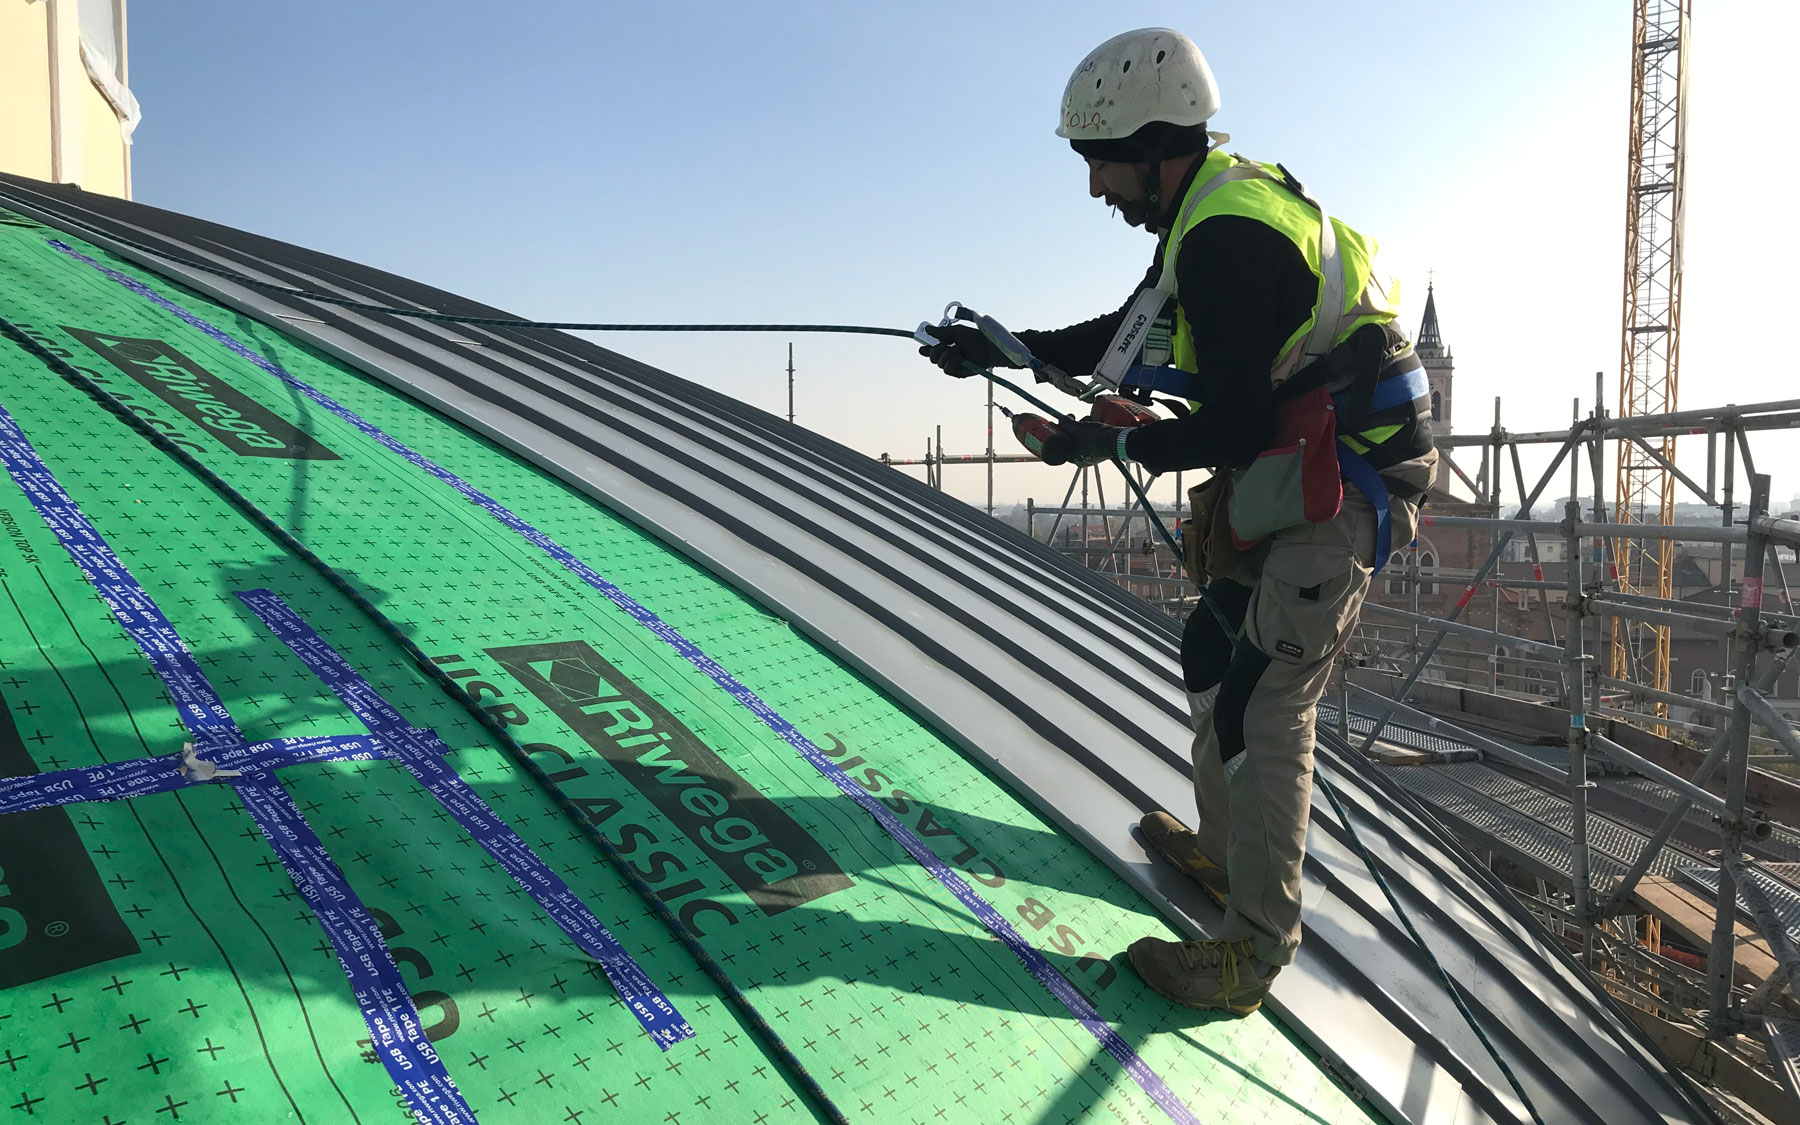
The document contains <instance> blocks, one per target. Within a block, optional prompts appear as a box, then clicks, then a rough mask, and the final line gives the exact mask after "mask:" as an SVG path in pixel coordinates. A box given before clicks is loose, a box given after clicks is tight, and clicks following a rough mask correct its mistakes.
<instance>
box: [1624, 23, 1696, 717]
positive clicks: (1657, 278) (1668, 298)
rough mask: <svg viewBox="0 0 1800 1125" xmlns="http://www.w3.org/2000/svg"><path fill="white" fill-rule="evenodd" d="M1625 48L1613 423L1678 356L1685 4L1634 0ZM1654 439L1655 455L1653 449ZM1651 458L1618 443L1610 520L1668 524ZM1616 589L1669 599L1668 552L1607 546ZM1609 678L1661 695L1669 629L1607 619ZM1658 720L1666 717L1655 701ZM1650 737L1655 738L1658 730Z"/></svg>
mask: <svg viewBox="0 0 1800 1125" xmlns="http://www.w3.org/2000/svg"><path fill="white" fill-rule="evenodd" d="M1635 4H1636V9H1637V13H1636V18H1635V19H1634V21H1633V28H1632V47H1631V144H1630V149H1629V152H1628V155H1627V161H1628V166H1629V167H1628V172H1627V175H1626V183H1625V311H1624V317H1623V323H1622V330H1621V334H1620V335H1621V342H1620V348H1619V414H1620V416H1621V417H1630V416H1632V415H1646V414H1665V413H1669V412H1670V411H1673V410H1674V409H1675V391H1676V386H1677V383H1678V378H1677V376H1678V374H1679V365H1680V356H1681V240H1682V211H1683V207H1684V205H1685V192H1684V189H1683V181H1684V178H1685V177H1684V168H1683V166H1684V164H1685V163H1686V154H1687V92H1686V89H1685V87H1686V85H1687V78H1688V65H1687V64H1688V28H1689V23H1690V21H1691V20H1692V19H1693V2H1692V0H1635ZM1658 441H1660V443H1661V444H1660V449H1659V448H1658V446H1657V445H1656V444H1654V443H1655V442H1658ZM1651 442H1652V444H1651V445H1650V449H1657V450H1658V452H1660V454H1661V460H1659V459H1658V458H1657V457H1656V456H1653V455H1652V454H1651V452H1650V451H1649V450H1647V449H1645V448H1643V447H1640V446H1638V445H1637V444H1635V443H1634V442H1632V441H1630V440H1628V439H1622V440H1621V441H1620V442H1619V444H1618V450H1619V454H1618V457H1619V470H1618V480H1617V487H1616V490H1615V492H1614V504H1615V508H1614V513H1613V518H1614V519H1616V520H1617V521H1618V522H1620V523H1639V524H1646V523H1647V524H1667V523H1669V522H1671V520H1672V519H1673V517H1674V514H1675V492H1674V486H1675V481H1674V477H1673V475H1672V474H1671V473H1670V472H1669V470H1668V468H1667V467H1666V466H1667V463H1672V462H1673V460H1674V456H1675V440H1674V438H1672V437H1663V438H1660V439H1651ZM1613 551H1614V554H1613V558H1614V561H1615V565H1616V566H1617V568H1618V581H1619V588H1620V590H1622V591H1624V592H1626V593H1637V594H1648V595H1650V596H1652V597H1658V598H1665V599H1666V598H1669V597H1670V596H1671V595H1672V594H1673V592H1674V590H1673V586H1672V584H1671V582H1670V577H1671V575H1670V572H1671V569H1672V563H1673V560H1674V545H1673V544H1672V543H1671V542H1670V541H1669V540H1667V539H1659V540H1629V539H1619V540H1615V541H1614V544H1613ZM1612 675H1613V677H1614V678H1615V679H1619V680H1626V681H1629V682H1631V683H1634V684H1640V685H1642V686H1644V687H1652V688H1656V689H1657V690H1659V691H1667V690H1669V629H1668V626H1666V625H1644V624H1635V623H1628V622H1625V621H1620V620H1615V621H1614V623H1613V634H1612ZM1656 714H1657V716H1658V717H1659V718H1663V717H1666V716H1667V715H1668V709H1667V706H1666V705H1665V704H1661V703H1659V704H1657V705H1656ZM1657 732H1658V733H1665V729H1664V728H1663V727H1662V725H1661V724H1658V726H1657Z"/></svg>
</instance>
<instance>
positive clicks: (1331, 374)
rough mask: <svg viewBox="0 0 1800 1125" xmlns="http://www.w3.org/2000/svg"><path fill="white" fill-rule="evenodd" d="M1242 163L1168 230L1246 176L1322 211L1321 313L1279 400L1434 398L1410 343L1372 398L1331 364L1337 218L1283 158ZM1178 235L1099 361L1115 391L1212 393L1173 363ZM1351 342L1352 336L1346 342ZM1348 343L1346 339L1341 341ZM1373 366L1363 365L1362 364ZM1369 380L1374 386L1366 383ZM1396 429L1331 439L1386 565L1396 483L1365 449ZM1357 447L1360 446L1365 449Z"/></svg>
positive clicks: (1368, 407)
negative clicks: (1320, 394) (1319, 393)
mask: <svg viewBox="0 0 1800 1125" xmlns="http://www.w3.org/2000/svg"><path fill="white" fill-rule="evenodd" d="M1232 159H1234V160H1236V161H1237V163H1235V164H1233V165H1231V166H1230V167H1228V168H1226V169H1224V170H1223V171H1221V172H1219V173H1218V174H1217V175H1215V176H1213V177H1212V178H1211V179H1210V180H1208V181H1206V182H1205V183H1204V184H1202V185H1200V186H1199V187H1198V188H1196V189H1194V190H1193V191H1191V192H1189V193H1188V197H1187V199H1186V200H1185V201H1184V202H1183V204H1182V208H1181V213H1180V215H1179V216H1178V217H1177V218H1176V220H1175V223H1174V225H1173V226H1172V227H1171V228H1170V229H1171V231H1176V232H1179V231H1185V230H1186V229H1187V228H1188V224H1189V222H1190V220H1191V219H1192V217H1193V214H1194V212H1195V210H1196V209H1197V208H1198V207H1199V205H1200V203H1201V202H1202V201H1203V200H1205V199H1206V198H1207V197H1208V196H1210V195H1212V194H1213V193H1214V192H1216V191H1218V190H1219V189H1220V188H1222V187H1225V186H1226V185H1227V184H1231V183H1236V182H1239V181H1243V180H1256V179H1262V180H1270V181H1273V182H1274V183H1277V184H1280V185H1281V186H1282V187H1284V188H1286V189H1287V190H1288V191H1289V192H1291V193H1292V194H1293V195H1294V196H1296V197H1297V198H1299V199H1300V200H1302V201H1303V202H1305V203H1306V204H1307V205H1308V206H1309V207H1311V208H1313V209H1314V210H1315V211H1317V212H1318V213H1319V272H1320V276H1321V282H1320V292H1319V304H1318V312H1317V313H1316V314H1315V315H1314V317H1313V324H1312V328H1311V330H1310V331H1309V332H1308V333H1307V335H1306V339H1305V342H1304V345H1303V356H1304V358H1303V359H1302V361H1301V364H1302V365H1301V367H1300V369H1299V370H1298V371H1296V372H1295V373H1294V375H1293V377H1291V378H1289V379H1288V380H1286V381H1285V382H1283V383H1282V384H1281V385H1279V386H1278V387H1277V388H1276V401H1277V402H1278V403H1280V402H1284V401H1290V400H1292V399H1293V398H1295V397H1297V396H1298V395H1300V394H1303V393H1306V392H1308V391H1312V390H1315V389H1317V388H1319V387H1325V388H1326V389H1327V390H1328V392H1329V393H1330V395H1331V403H1332V407H1333V409H1334V410H1335V411H1336V414H1337V416H1338V418H1339V419H1349V418H1358V419H1365V418H1368V417H1370V416H1372V415H1374V414H1377V413H1379V412H1381V411H1384V410H1389V409H1393V408H1395V407H1398V406H1401V405H1404V404H1406V403H1410V402H1414V401H1416V400H1418V399H1421V398H1429V397H1430V393H1431V391H1430V384H1429V383H1428V381H1427V379H1426V376H1425V372H1424V370H1423V368H1422V367H1421V366H1419V363H1418V360H1417V358H1416V357H1415V356H1414V354H1413V351H1412V348H1411V347H1410V346H1407V347H1405V348H1402V349H1398V350H1396V351H1395V352H1394V353H1393V354H1391V355H1389V356H1388V357H1387V358H1386V359H1385V360H1384V362H1383V363H1382V365H1381V367H1380V368H1379V369H1378V371H1377V374H1376V378H1375V380H1374V381H1373V386H1372V387H1369V391H1368V395H1367V401H1366V402H1359V401H1357V400H1358V399H1359V398H1361V397H1362V396H1360V395H1358V394H1356V391H1357V387H1356V383H1357V381H1358V380H1357V377H1358V372H1357V371H1355V370H1352V371H1350V372H1347V373H1341V372H1339V371H1338V369H1337V367H1338V365H1337V364H1334V363H1333V362H1332V361H1333V359H1334V358H1335V357H1334V354H1333V353H1334V350H1335V349H1334V345H1336V342H1337V336H1338V333H1339V331H1340V329H1341V326H1342V324H1343V320H1344V311H1343V310H1344V262H1343V257H1342V256H1341V255H1340V254H1339V253H1338V244H1337V232H1336V229H1335V228H1334V227H1333V225H1332V222H1331V216H1330V215H1329V214H1327V213H1326V211H1325V208H1324V207H1323V206H1321V205H1320V204H1319V203H1318V201H1317V200H1315V199H1313V198H1312V197H1311V196H1309V195H1308V194H1307V193H1306V190H1305V189H1304V188H1303V187H1302V186H1301V184H1300V182H1299V181H1298V180H1297V179H1295V178H1294V176H1293V174H1292V173H1290V172H1289V171H1288V170H1287V169H1286V168H1285V167H1282V166H1281V165H1279V164H1278V165H1276V169H1277V170H1278V172H1279V173H1280V174H1279V175H1277V174H1275V173H1271V172H1270V171H1269V170H1268V169H1267V168H1265V167H1264V166H1263V165H1261V164H1259V163H1257V162H1255V161H1252V160H1247V159H1245V158H1244V157H1241V156H1237V155H1235V154H1234V155H1233V157H1232ZM1178 245H1179V238H1178V237H1171V238H1170V240H1169V245H1168V246H1167V247H1166V248H1165V251H1164V258H1163V265H1162V270H1161V273H1160V275H1159V276H1158V278H1157V281H1156V284H1155V285H1153V286H1150V287H1149V288H1147V289H1144V290H1143V291H1142V292H1140V293H1139V294H1138V295H1137V296H1136V297H1135V298H1134V299H1133V300H1132V302H1131V304H1130V305H1129V306H1128V307H1127V308H1126V311H1125V317H1124V319H1123V321H1122V322H1121V323H1120V325H1119V329H1118V331H1117V332H1116V333H1115V334H1114V336H1113V339H1112V342H1111V343H1110V344H1108V345H1107V349H1106V353H1105V355H1104V356H1103V358H1102V359H1101V361H1100V363H1099V364H1098V365H1097V366H1096V367H1095V368H1094V378H1095V380H1096V381H1097V382H1100V383H1104V384H1106V385H1108V386H1110V387H1112V388H1114V389H1117V390H1121V391H1125V392H1128V393H1137V394H1141V395H1148V394H1150V393H1153V392H1154V393H1160V394H1166V395H1174V396H1176V397H1179V398H1184V399H1188V400H1190V401H1194V402H1199V401H1201V400H1203V399H1204V397H1205V394H1204V390H1203V386H1202V381H1201V378H1200V376H1199V374H1198V373H1196V372H1192V371H1185V370H1182V369H1181V368H1178V367H1175V366H1173V365H1172V363H1171V360H1172V359H1173V348H1172V346H1171V338H1170V337H1171V334H1170V333H1169V332H1168V331H1167V329H1166V328H1165V327H1163V326H1164V325H1166V324H1167V321H1166V320H1164V319H1163V315H1164V312H1165V310H1166V309H1167V307H1168V305H1169V302H1170V299H1171V298H1173V297H1174V296H1175V286H1176V281H1175V268H1174V267H1175V261H1174V259H1175V251H1176V249H1177V247H1178ZM1348 342H1349V341H1348V340H1347V341H1345V343H1346V344H1347V343H1348ZM1337 346H1338V347H1342V346H1343V345H1337ZM1365 370H1366V368H1365ZM1364 385H1365V386H1368V383H1367V382H1365V383H1364ZM1396 432H1398V427H1396V428H1394V429H1388V428H1386V427H1383V428H1381V429H1380V430H1377V431H1375V432H1373V433H1369V434H1365V435H1360V436H1368V437H1374V438H1376V439H1377V440H1375V441H1373V442H1367V443H1365V442H1363V441H1361V440H1358V437H1353V436H1351V435H1349V434H1340V435H1338V438H1337V441H1336V442H1335V443H1334V444H1335V448H1336V453H1337V462H1338V471H1339V473H1340V474H1341V476H1342V478H1343V479H1344V480H1345V481H1348V482H1349V483H1350V484H1352V485H1354V486H1355V487H1356V488H1357V490H1358V491H1360V492H1361V493H1362V494H1363V495H1364V496H1365V497H1367V498H1368V501H1369V504H1370V506H1371V507H1372V508H1374V510H1375V560H1374V563H1375V571H1376V572H1377V573H1379V572H1380V571H1381V569H1382V568H1383V567H1384V566H1386V565H1387V560H1388V556H1389V554H1390V553H1391V551H1392V540H1393V520H1392V513H1391V508H1390V505H1389V484H1388V483H1387V482H1386V481H1385V480H1384V478H1383V477H1382V475H1381V472H1380V470H1379V469H1378V468H1377V467H1376V466H1374V465H1372V464H1371V463H1370V462H1369V460H1368V458H1367V456H1366V454H1367V453H1369V452H1370V451H1371V449H1372V448H1373V447H1374V446H1375V445H1379V444H1380V442H1382V441H1385V440H1387V439H1388V438H1390V437H1392V436H1393V435H1394V434H1395V433H1396ZM1359 447H1360V448H1359Z"/></svg>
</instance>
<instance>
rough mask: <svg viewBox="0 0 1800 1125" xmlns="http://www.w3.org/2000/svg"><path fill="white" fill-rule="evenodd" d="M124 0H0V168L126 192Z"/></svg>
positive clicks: (128, 125) (132, 104) (128, 123)
mask: <svg viewBox="0 0 1800 1125" xmlns="http://www.w3.org/2000/svg"><path fill="white" fill-rule="evenodd" d="M129 74H130V71H129V68H128V67H127V66H126V55H125V0H0V172H12V173H16V174H18V175H21V176H29V177H31V178H32V179H34V180H48V181H51V182H52V183H60V184H79V185H80V186H81V187H83V188H85V189H87V190H88V191H94V192H100V193H102V194H105V195H115V196H119V197H121V198H124V199H130V198H131V132H132V130H133V129H135V128H137V123H138V116H139V115H138V104H137V99H136V98H134V97H132V96H131V87H130V85H129Z"/></svg>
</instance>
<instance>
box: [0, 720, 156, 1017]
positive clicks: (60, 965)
mask: <svg viewBox="0 0 1800 1125" xmlns="http://www.w3.org/2000/svg"><path fill="white" fill-rule="evenodd" d="M38 772H39V770H38V767H37V763H36V762H34V761H32V760H31V755H30V754H28V753H26V751H25V743H24V742H23V741H22V740H21V739H20V738H19V730H18V727H17V726H15V725H14V724H13V718H12V712H11V711H10V710H8V709H7V706H6V700H5V699H4V698H0V777H26V776H29V775H31V774H35V773H38ZM137 951H138V945H137V940H136V939H135V938H133V937H132V936H131V930H130V929H129V928H127V927H126V925H125V920H124V919H123V918H120V917H119V912H118V911H117V910H115V909H114V908H113V904H112V898H111V897H110V896H109V895H108V894H107V893H106V887H105V886H104V885H102V884H101V882H100V873H99V872H98V871H96V870H95V869H94V861H93V860H92V859H89V858H88V853H87V850H86V849H85V848H83V847H82V846H81V837H80V836H79V835H78V834H77V833H76V831H75V826H74V825H73V824H71V823H69V814H68V813H67V812H65V811H64V810H63V809H61V808H59V807H56V806H51V807H50V808H47V809H34V810H32V811H31V812H22V813H8V814H7V815H5V816H0V989H7V988H12V987H13V986H14V985H20V984H26V983H29V982H30V981H34V980H43V979H44V978H45V977H53V976H56V975H57V974H58V973H66V972H69V971H71V970H73V969H79V968H83V967H84V966H87V965H95V964H98V963H100V962H101V961H110V960H112V959H113V958H115V957H128V956H130V955H131V954H134V953H136V952H137Z"/></svg>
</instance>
